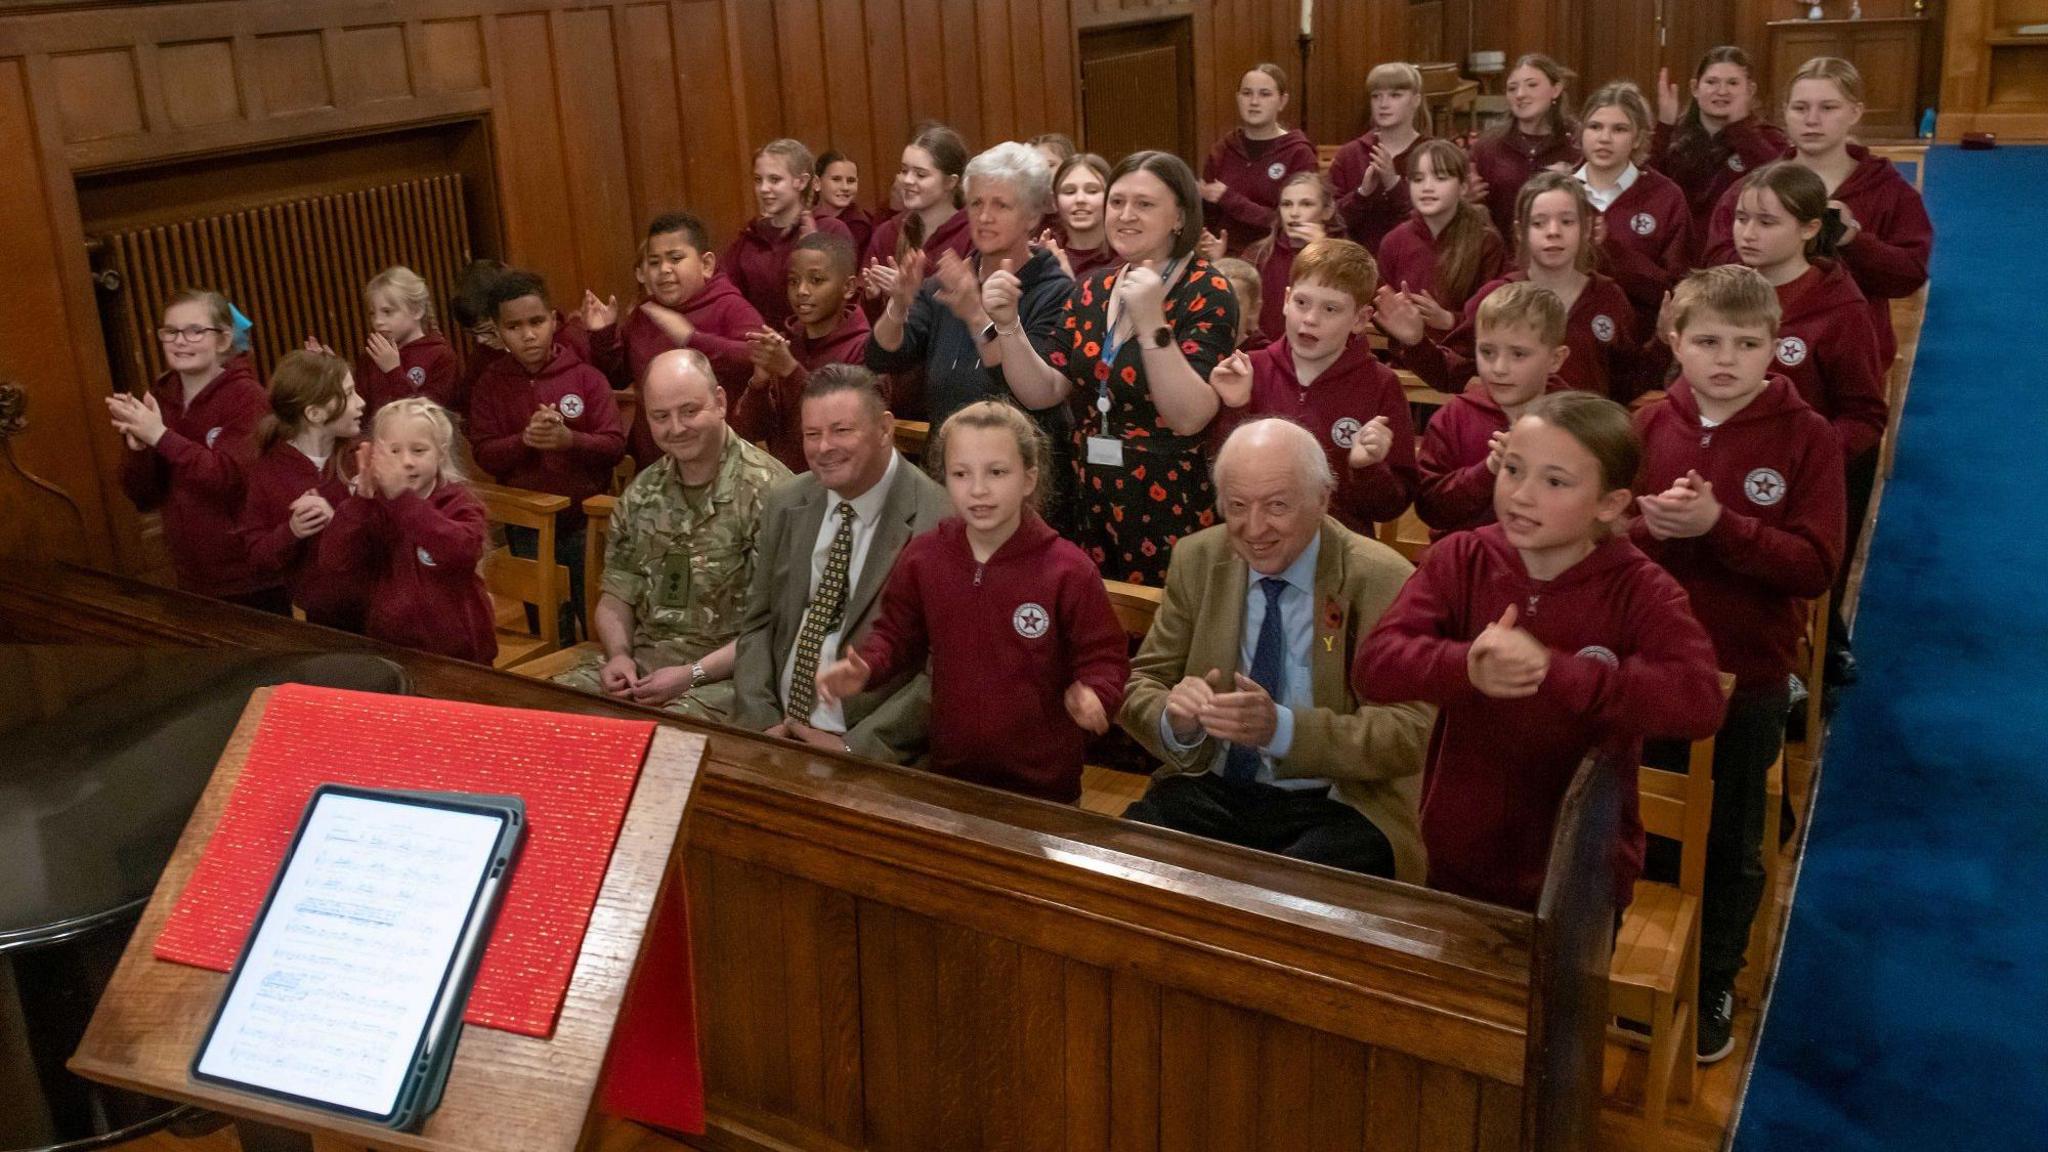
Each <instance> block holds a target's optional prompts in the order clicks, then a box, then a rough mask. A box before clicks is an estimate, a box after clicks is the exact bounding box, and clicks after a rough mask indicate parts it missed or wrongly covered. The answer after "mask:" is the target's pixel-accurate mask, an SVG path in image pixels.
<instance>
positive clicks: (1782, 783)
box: [1743, 593, 1834, 998]
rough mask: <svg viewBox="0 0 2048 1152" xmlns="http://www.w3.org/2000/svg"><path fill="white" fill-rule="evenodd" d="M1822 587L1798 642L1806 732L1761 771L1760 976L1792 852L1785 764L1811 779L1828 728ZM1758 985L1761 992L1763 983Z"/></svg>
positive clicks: (1754, 962)
mask: <svg viewBox="0 0 2048 1152" xmlns="http://www.w3.org/2000/svg"><path fill="white" fill-rule="evenodd" d="M1828 606H1829V600H1828V596H1827V594H1826V593H1822V594H1821V595H1820V596H1819V597H1818V598H1816V599H1814V600H1812V601H1811V602H1809V603H1808V605H1807V615H1806V638H1805V639H1804V640H1803V641H1801V645H1800V653H1799V657H1800V662H1801V667H1800V674H1799V678H1800V680H1801V681H1803V682H1804V683H1805V685H1806V736H1805V739H1803V740H1800V741H1799V742H1797V743H1790V742H1788V743H1787V744H1786V745H1785V747H1784V749H1783V750H1782V751H1780V752H1779V753H1778V758H1777V759H1776V760H1773V761H1772V762H1771V768H1770V772H1769V773H1768V774H1766V775H1765V777H1764V851H1763V857H1764V901H1763V908H1762V910H1761V911H1760V912H1759V913H1758V914H1757V918H1756V923H1754V924H1752V925H1751V926H1750V931H1749V953H1748V963H1747V964H1745V965H1744V967H1743V970H1744V971H1745V972H1749V973H1756V974H1757V975H1758V976H1759V977H1761V975H1762V974H1763V973H1764V972H1766V971H1767V970H1768V968H1769V966H1770V959H1771V956H1772V955H1773V954H1774V953H1775V952H1776V951H1777V946H1778V928H1779V923H1778V918H1777V917H1776V916H1775V915H1773V914H1772V911H1773V904H1774V902H1775V898H1776V896H1777V892H1778V883H1779V875H1780V874H1781V873H1782V872H1783V871H1784V868H1785V865H1786V863H1787V862H1788V858H1789V856H1790V853H1788V852H1786V851H1785V850H1783V849H1780V848H1779V847H1778V837H1779V833H1780V830H1781V829H1782V828H1783V827H1784V823H1783V815H1782V813H1783V811H1784V805H1783V800H1784V797H1785V790H1786V788H1788V787H1791V786H1792V782H1791V781H1790V780H1788V779H1787V774H1788V768H1787V765H1788V764H1789V763H1790V762H1792V761H1793V760H1795V759H1796V760H1797V761H1798V762H1799V764H1800V767H1801V768H1802V772H1801V777H1802V783H1805V784H1810V783H1811V782H1812V780H1813V766H1814V764H1815V763H1817V762H1818V761H1819V760H1820V753H1821V744H1822V742H1823V737H1824V736H1825V735H1826V733H1825V732H1824V731H1823V730H1822V729H1823V728H1824V727H1825V724H1826V722H1825V721H1824V720H1823V719H1822V718H1821V710H1820V695H1821V678H1822V676H1823V675H1825V673H1826V669H1827V654H1828V627H1829V623H1830V621H1832V620H1833V619H1834V617H1833V615H1832V614H1831V613H1830V612H1829V611H1828ZM1793 797H1794V802H1793V811H1794V816H1795V818H1797V819H1801V820H1803V819H1805V818H1806V815H1807V812H1806V809H1807V808H1808V807H1809V805H1808V804H1807V800H1808V798H1809V797H1808V794H1807V792H1806V789H1805V788H1799V789H1796V790H1795V791H1794V792H1793ZM1756 991H1757V992H1758V994H1759V998H1760V995H1761V991H1762V989H1761V985H1760V984H1759V986H1758V987H1757V989H1756Z"/></svg>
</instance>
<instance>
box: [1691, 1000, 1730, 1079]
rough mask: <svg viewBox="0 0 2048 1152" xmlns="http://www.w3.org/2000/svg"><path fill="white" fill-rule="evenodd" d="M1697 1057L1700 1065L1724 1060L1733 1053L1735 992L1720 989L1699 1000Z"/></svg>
mask: <svg viewBox="0 0 2048 1152" xmlns="http://www.w3.org/2000/svg"><path fill="white" fill-rule="evenodd" d="M1698 1048H1699V1055H1700V1063H1701V1064H1713V1063H1717V1062H1719V1061H1721V1060H1725V1059H1727V1057H1728V1054H1729V1053H1730V1052H1733V1051H1735V992H1734V990H1733V989H1730V988H1720V989H1719V990H1717V991H1715V992H1713V993H1711V994H1710V995H1707V996H1703V997H1701V999H1700V1027H1699V1045H1698Z"/></svg>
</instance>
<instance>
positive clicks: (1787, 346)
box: [1778, 336, 1806, 368]
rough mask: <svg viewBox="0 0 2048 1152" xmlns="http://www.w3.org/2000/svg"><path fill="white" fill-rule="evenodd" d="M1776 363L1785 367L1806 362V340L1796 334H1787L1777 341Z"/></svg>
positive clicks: (1793, 366) (1797, 365)
mask: <svg viewBox="0 0 2048 1152" xmlns="http://www.w3.org/2000/svg"><path fill="white" fill-rule="evenodd" d="M1778 363H1780V364H1783V365H1784V366H1785V367H1787V368H1797V367H1799V366H1800V365H1801V364H1804V363H1806V341H1804V340H1801V339H1800V338H1799V337H1797V336H1787V337H1785V338H1784V339H1783V340H1780V341H1778Z"/></svg>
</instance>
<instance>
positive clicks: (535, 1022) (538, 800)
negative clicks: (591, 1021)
mask: <svg viewBox="0 0 2048 1152" xmlns="http://www.w3.org/2000/svg"><path fill="white" fill-rule="evenodd" d="M653 734H654V725H653V723H652V722H650V721H641V720H611V719H602V718H596V717H590V716H570V715H564V714H561V713H555V712H530V711H525V710H520V709H512V708H491V707H486V706H484V705H480V704H465V703H459V702H456V701H450V700H428V699H424V698H421V697H417V696H385V695H379V694H375V693H367V692H343V691H338V690H335V689H328V688H309V687H306V686H305V685H302V684H286V685H283V686H281V687H279V688H277V689H276V690H275V692H273V693H272V695H271V697H270V705H269V707H268V708H267V709H266V710H265V711H264V714H263V723H262V725H261V727H259V728H258V729H257V733H256V740H255V742H254V744H252V745H251V747H250V749H249V756H248V759H247V761H246V762H245V763H244V764H243V767H242V776H241V779H240V780H239V781H237V782H236V784H235V790H234V793H233V795H231V796H230V797H229V798H228V805H227V811H225V812H224V813H222V814H221V819H220V826H219V827H218V828H216V829H215V830H214V834H213V839H211V840H209V841H208V842H207V845H206V851H205V854H204V855H203V856H201V857H200V860H199V864H198V867H196V868H195V869H193V872H192V879H191V880H190V882H188V883H187V884H186V885H185V890H184V891H183V892H182V893H180V894H179V896H178V903H177V905H176V907H174V908H173V909H172V910H171V916H170V920H169V922H168V923H166V924H165V926H164V931H163V934H162V935H160V936H158V937H157V940H156V956H157V958H158V959H160V960H172V961H176V962H179V963H183V964H191V965H195V966H197V967H200V968H212V969H214V970H216V971H221V972H225V971H227V970H228V969H230V968H232V967H233V966H234V963H235V957H236V956H237V955H238V954H239V953H240V952H241V950H242V946H243V944H244V943H245V942H246V941H247V939H248V936H249V930H250V928H251V927H252V926H253V925H254V924H255V921H256V913H257V912H258V911H260V910H261V909H262V907H263V898H264V896H265V894H266V893H268V892H269V890H270V883H271V879H272V878H273V877H274V876H276V875H277V870H278V868H279V867H280V866H282V864H283V863H284V853H285V849H286V848H287V847H289V846H290V844H291V838H292V833H293V831H294V830H296V829H297V827H298V824H299V818H300V816H301V815H302V814H303V813H304V812H305V808H306V803H307V801H308V800H310V799H311V798H312V795H313V789H314V788H316V787H318V786H319V785H321V784H326V783H335V784H353V785H357V786H360V787H366V788H407V789H414V790H422V791H435V792H481V793H491V794H496V795H509V796H518V797H521V798H522V799H524V800H525V802H526V818H527V829H526V833H527V834H526V843H525V845H524V846H523V848H522V849H521V852H520V859H519V863H518V865H517V866H516V867H515V868H514V870H513V873H512V884H511V886H510V887H509V888H507V889H506V892H505V899H504V903H503V904H502V905H500V907H499V909H498V919H497V923H496V924H495V925H494V926H493V928H492V930H491V939H490V943H489V944H488V945H487V946H486V948H485V950H484V956H483V961H482V963H481V964H480V965H479V966H478V969H477V977H476V984H475V986H474V988H473V989H472V990H471V991H470V995H469V1007H468V1010H467V1011H466V1012H465V1013H464V1014H463V1019H464V1020H466V1021H468V1022H469V1023H471V1024H481V1025H484V1026H486V1027H490V1028H502V1029H505V1030H506V1031H508V1032H517V1033H520V1034H522V1035H527V1036H547V1035H550V1034H551V1033H552V1032H553V1031H554V1027H555V1016H556V1014H557V1012H559V1011H560V1009H561V1006H562V996H563V993H564V992H566V991H567V989H568V986H569V975H570V972H571V970H572V969H573V968H574V967H575V964H576V955H577V953H578V952H579V951H580V950H581V948H582V945H583V932H584V929H585V928H587V927H588V926H589V924H590V912H591V907H592V905H593V904H595V903H596V900H597V892H598V888H599V887H600V886H601V885H602V884H603V882H604V875H605V869H606V867H607V865H608V864H609V862H610V860H611V854H612V844H613V842H614V841H616V840H617V839H618V835H619V826H620V824H621V823H622V822H623V821H624V819H625V814H626V802H627V800H628V799H630V798H631V796H632V794H633V784H634V781H636V780H637V779H638V778H639V775H640V763H641V761H642V759H644V758H645V756H646V754H647V744H648V741H649V740H650V739H651V738H652V737H653ZM691 1047H692V1049H693V1050H694V1048H695V1043H694V1033H692V1044H691Z"/></svg>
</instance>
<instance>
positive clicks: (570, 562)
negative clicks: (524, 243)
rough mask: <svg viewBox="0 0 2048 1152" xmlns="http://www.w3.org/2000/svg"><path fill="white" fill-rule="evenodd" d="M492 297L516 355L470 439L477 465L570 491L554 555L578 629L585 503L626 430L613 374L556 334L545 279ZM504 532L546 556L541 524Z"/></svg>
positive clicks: (479, 401) (473, 409)
mask: <svg viewBox="0 0 2048 1152" xmlns="http://www.w3.org/2000/svg"><path fill="white" fill-rule="evenodd" d="M491 300H492V309H491V314H492V316H493V318H494V319H495V320H496V321H497V325H498V337H499V339H501V340H503V341H504V342H505V351H506V353H507V355H506V356H505V358H504V359H502V360H500V361H498V362H497V363H496V364H494V365H492V366H491V368H490V370H489V371H487V372H485V373H484V377H483V379H482V380H479V381H478V382H477V387H476V395H474V396H472V397H471V398H470V407H469V442H470V446H471V448H472V449H474V451H475V454H476V462H477V464H478V465H479V466H480V467H482V468H483V470H484V471H486V472H489V473H490V474H491V476H492V477H493V478H494V479H496V480H497V482H498V483H500V484H504V485H507V486H509V487H512V488H525V489H529V490H531V491H534V492H551V493H554V494H555V495H557V496H567V497H568V498H569V507H568V509H567V510H566V511H564V512H562V513H561V514H560V515H559V516H557V517H556V521H555V523H556V529H555V557H554V559H555V562H556V563H557V564H564V565H567V566H568V569H569V603H567V604H565V605H563V606H562V620H563V623H564V624H565V626H566V627H565V631H564V635H571V636H573V635H574V634H575V632H576V622H577V621H578V620H580V619H581V618H582V617H583V592H584V589H583V532H584V527H585V524H584V517H583V501H585V500H587V499H589V498H590V497H592V496H599V495H604V494H606V493H609V492H610V491H611V490H612V471H613V470H614V469H615V468H616V467H617V466H618V463H619V458H620V457H622V456H624V455H625V454H626V433H625V429H624V427H623V426H622V423H621V421H620V420H619V408H618V405H617V404H616V403H615V402H614V401H613V400H612V390H611V386H610V385H609V384H607V383H606V382H605V378H604V376H603V375H601V374H600V373H599V372H598V371H597V369H595V368H592V367H591V366H590V365H588V364H586V363H584V362H583V361H582V360H581V359H579V358H578V357H577V356H576V354H575V353H573V352H570V351H569V350H568V349H567V348H565V347H564V346H563V345H562V344H561V343H560V342H559V341H557V340H556V339H555V332H556V324H555V319H554V310H553V309H552V308H551V307H550V306H549V304H548V298H547V286H546V285H545V284H543V283H542V282H541V279H540V277H538V276H534V275H531V274H529V273H524V272H516V273H511V274H508V275H507V276H505V277H504V278H503V279H501V280H500V281H499V282H498V284H497V286H496V287H495V288H494V289H493V290H492V293H491ZM505 538H506V543H507V544H508V545H509V546H510V547H511V549H512V553H513V555H515V556H521V557H525V558H527V559H534V558H536V557H537V556H538V552H537V549H538V548H539V546H540V539H539V534H538V533H537V532H536V531H535V530H534V529H531V528H522V527H519V526H518V525H508V526H507V527H506V529H505Z"/></svg>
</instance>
